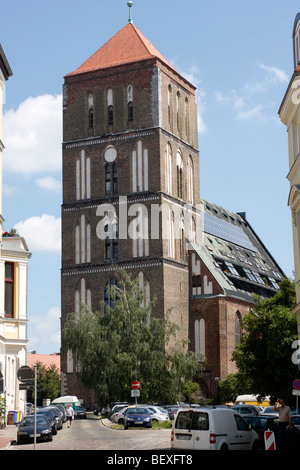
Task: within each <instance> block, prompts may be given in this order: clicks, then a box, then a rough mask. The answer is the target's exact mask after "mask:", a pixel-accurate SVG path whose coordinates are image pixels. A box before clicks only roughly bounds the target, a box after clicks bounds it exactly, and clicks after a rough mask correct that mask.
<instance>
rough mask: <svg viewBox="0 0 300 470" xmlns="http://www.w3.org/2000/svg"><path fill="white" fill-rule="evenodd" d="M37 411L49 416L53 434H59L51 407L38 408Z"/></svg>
mask: <svg viewBox="0 0 300 470" xmlns="http://www.w3.org/2000/svg"><path fill="white" fill-rule="evenodd" d="M36 412H37V413H38V414H43V415H45V416H46V418H48V420H49V421H50V424H51V429H52V434H53V435H54V436H55V434H57V422H56V419H55V414H54V412H53V411H52V410H51V408H38V409H37V410H36Z"/></svg>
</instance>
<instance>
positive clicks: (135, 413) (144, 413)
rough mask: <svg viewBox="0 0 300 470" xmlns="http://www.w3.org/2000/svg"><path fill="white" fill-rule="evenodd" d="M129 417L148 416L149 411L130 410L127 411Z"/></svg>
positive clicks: (142, 409)
mask: <svg viewBox="0 0 300 470" xmlns="http://www.w3.org/2000/svg"><path fill="white" fill-rule="evenodd" d="M127 414H128V415H148V414H149V410H147V409H146V408H130V409H128V410H127Z"/></svg>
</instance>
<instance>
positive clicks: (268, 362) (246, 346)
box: [232, 279, 298, 402]
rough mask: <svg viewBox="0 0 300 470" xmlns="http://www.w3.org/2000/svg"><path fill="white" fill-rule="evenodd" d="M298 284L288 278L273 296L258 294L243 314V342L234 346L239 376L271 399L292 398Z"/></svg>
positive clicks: (260, 393)
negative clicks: (249, 309) (293, 345)
mask: <svg viewBox="0 0 300 470" xmlns="http://www.w3.org/2000/svg"><path fill="white" fill-rule="evenodd" d="M294 306H295V285H294V282H291V281H290V280H288V279H285V280H284V281H282V282H281V283H280V290H279V291H278V292H277V293H276V295H275V296H274V297H272V298H270V299H267V300H262V299H261V298H256V305H255V307H254V308H253V309H252V310H251V311H250V312H249V313H248V314H247V315H245V317H244V318H243V322H242V327H243V335H242V339H241V344H240V345H238V346H237V347H236V348H235V351H234V353H233V357H232V359H233V360H235V361H236V364H237V367H238V369H239V374H238V375H239V377H240V380H244V381H245V382H246V383H248V384H250V386H251V389H252V393H253V394H259V395H262V396H264V395H270V396H271V397H272V399H273V400H274V399H276V398H277V397H280V396H281V397H283V398H285V399H286V401H287V402H289V401H290V398H291V389H292V382H293V380H294V378H296V377H297V375H298V371H297V366H296V365H295V364H293V362H292V352H293V350H292V344H293V342H294V341H295V340H296V339H297V321H296V318H295V315H294V314H293V313H292V312H291V310H292V308H293V307H294Z"/></svg>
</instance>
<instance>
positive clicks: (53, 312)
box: [28, 307, 61, 354]
mask: <svg viewBox="0 0 300 470" xmlns="http://www.w3.org/2000/svg"><path fill="white" fill-rule="evenodd" d="M60 316H61V312H60V309H59V308H58V307H51V308H50V309H49V310H48V312H46V314H45V315H40V316H38V315H33V316H31V317H29V324H28V340H29V342H28V349H36V350H37V351H38V350H39V349H43V348H45V347H48V344H49V345H51V347H53V348H56V350H55V351H53V352H58V351H59V349H60ZM41 353H42V354H43V352H41Z"/></svg>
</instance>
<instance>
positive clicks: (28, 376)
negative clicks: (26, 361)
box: [17, 366, 34, 382]
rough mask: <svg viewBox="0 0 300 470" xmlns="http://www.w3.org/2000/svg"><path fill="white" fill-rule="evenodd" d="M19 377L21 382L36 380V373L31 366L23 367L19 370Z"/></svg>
mask: <svg viewBox="0 0 300 470" xmlns="http://www.w3.org/2000/svg"><path fill="white" fill-rule="evenodd" d="M17 377H18V379H19V380H20V382H26V381H27V380H32V379H33V378H34V372H33V370H32V369H31V368H30V367H29V366H22V367H20V369H18V372H17Z"/></svg>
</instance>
